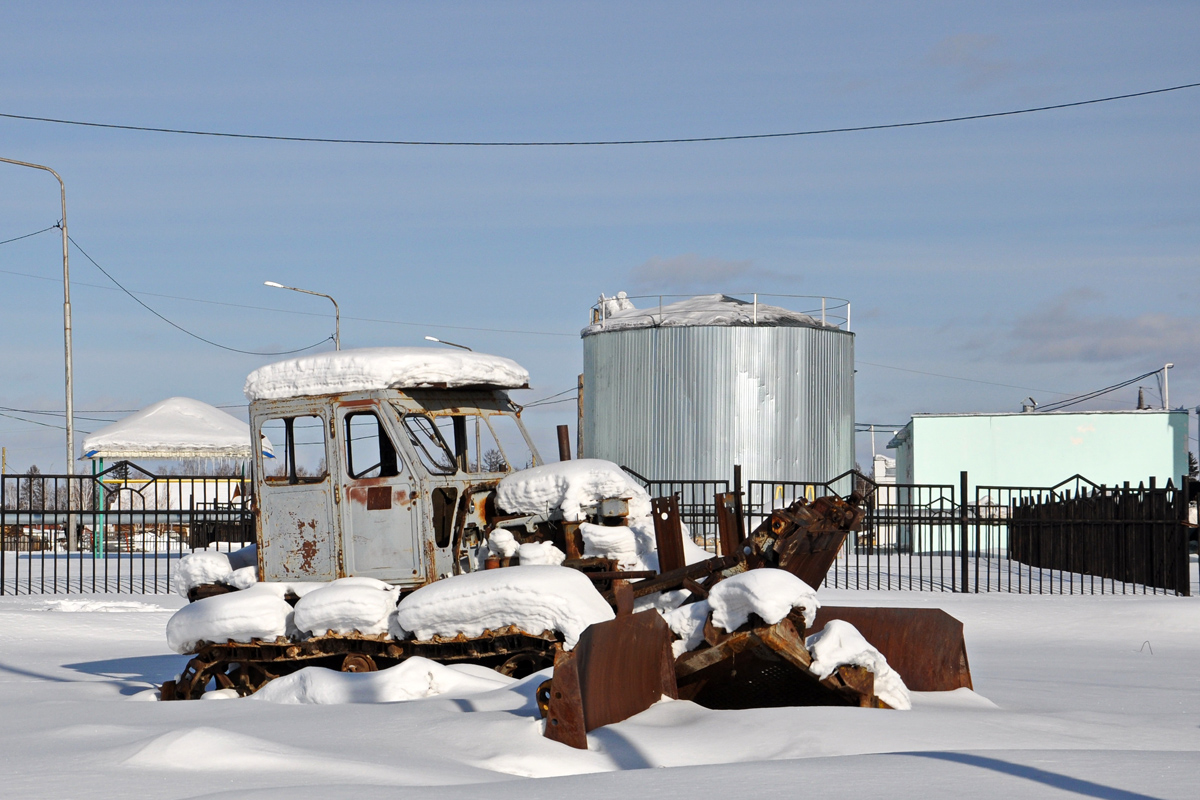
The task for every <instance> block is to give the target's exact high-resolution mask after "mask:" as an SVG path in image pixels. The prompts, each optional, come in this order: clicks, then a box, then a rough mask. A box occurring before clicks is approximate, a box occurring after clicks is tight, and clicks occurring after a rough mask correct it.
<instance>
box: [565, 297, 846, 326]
mask: <svg viewBox="0 0 1200 800" xmlns="http://www.w3.org/2000/svg"><path fill="white" fill-rule="evenodd" d="M713 294H719V295H722V296H724V297H731V298H733V299H735V300H740V301H742V302H743V303H746V304H748V305H751V306H753V309H754V310H753V311H752V312H751V314H752V315H754V316H757V309H758V307H759V305H767V303H764V302H763V300H764V299H765V298H772V299H779V298H784V299H787V300H802V301H806V302H804V303H787V304H783V303H770V305H775V306H776V307H778V308H783V309H784V310H786V311H792V312H795V313H799V314H807V315H808V316H810V317H812V318H813V319H815V320H818V321H819V322H820V323H821V324H822V325H828V326H831V327H835V328H838V329H840V330H844V331H849V330H850V301H849V300H847V299H846V298H844V297H832V296H829V295H812V294H770V293H767V292H708V293H694V294H626V293H625V292H618V293H617V294H616V295H615V296H613V297H606V296H605V295H604V294H601V295H600V299H599V300H597V301H596V302H595V303H593V304H592V307H591V309H590V311H591V313H590V315H589V319H590V322H589V323H588V324H589V325H600V326H602V327H603V325H604V323H605V321H606V319H607V314H608V307H609V304H610V303H612V302H613V301H619V300H630V301H633V300H654V301H655V303H656V304H657V306H658V309H657V311H656V310H655V308H654V306H652V305H651V306H646V307H644V308H642V307H639V308H638V310H639V311H645V312H646V314H645V316H647V317H649V318H650V319H652V320H653V319H655V318H656V317H657V319H658V322H657V323H655V324H661V321H662V313H663V307H664V306H666V305H670V304H671V303H674V302H676V301H679V300H689V299H691V298H694V297H705V296H708V295H713ZM796 306H802V307H796ZM639 316H640V315H639ZM756 321H757V320H756Z"/></svg>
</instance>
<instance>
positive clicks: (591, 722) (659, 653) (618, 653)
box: [539, 611, 677, 750]
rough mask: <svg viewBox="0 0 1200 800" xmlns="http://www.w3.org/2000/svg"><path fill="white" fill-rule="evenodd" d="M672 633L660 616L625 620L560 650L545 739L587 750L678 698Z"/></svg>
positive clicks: (545, 694)
mask: <svg viewBox="0 0 1200 800" xmlns="http://www.w3.org/2000/svg"><path fill="white" fill-rule="evenodd" d="M673 662H674V659H673V657H672V655H671V629H670V628H669V627H667V623H666V622H665V621H664V620H663V618H662V617H661V616H660V615H659V614H658V612H657V611H643V612H641V613H638V614H620V615H618V616H617V618H616V619H613V620H611V621H609V622H601V623H598V624H595V625H592V626H590V627H589V628H588V629H587V630H585V631H584V632H583V635H582V636H580V638H579V643H578V644H577V645H575V649H574V650H570V651H567V650H560V651H559V652H558V655H557V657H556V658H555V660H554V678H553V679H552V680H551V681H548V682H547V683H549V686H546V685H545V684H543V689H542V690H541V691H539V694H540V695H542V698H541V702H539V705H540V706H542V708H543V713H544V715H545V717H546V737H547V738H549V739H554V740H555V741H558V742H562V743H563V744H566V745H570V746H571V747H577V748H580V749H582V750H586V749H587V733H588V731H590V730H594V729H596V728H599V727H600V726H602V725H610V724H612V723H614V722H620V721H621V720H623V719H628V718H629V717H632V716H633V715H634V714H637V713H640V712H642V711H645V710H646V709H647V708H649V707H650V706H652V705H654V704H655V703H657V702H658V701H659V700H661V699H662V697H663V696H664V695H665V696H667V697H672V698H674V697H676V696H677V691H676V688H675V668H674V663H673Z"/></svg>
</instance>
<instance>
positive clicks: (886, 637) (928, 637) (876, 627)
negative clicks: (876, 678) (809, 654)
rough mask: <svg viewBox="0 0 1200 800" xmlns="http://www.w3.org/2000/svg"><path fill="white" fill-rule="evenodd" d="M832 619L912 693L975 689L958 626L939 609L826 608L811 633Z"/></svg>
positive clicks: (959, 624) (818, 615)
mask: <svg viewBox="0 0 1200 800" xmlns="http://www.w3.org/2000/svg"><path fill="white" fill-rule="evenodd" d="M835 619H840V620H845V621H846V622H849V623H850V624H851V625H853V626H854V627H855V628H858V632H859V633H861V634H862V635H863V638H864V639H866V640H867V641H868V642H870V643H871V644H872V645H873V646H874V647H875V649H876V650H878V651H879V652H881V653H883V655H884V657H885V658H887V660H888V664H889V665H890V666H891V667H892V669H894V670H896V672H898V673H900V677H901V678H903V679H904V683H905V685H906V686H908V688H909V689H912V690H913V691H916V692H948V691H952V690H954V689H959V688H963V687H965V688H967V689H973V688H974V687H973V686H972V684H971V666H970V664H969V663H968V661H967V644H966V640H965V639H964V638H963V624H962V622H961V621H959V620H957V619H955V618H954V617H952V616H950V615H949V614H947V613H946V612H945V611H942V610H941V609H940V608H849V607H842V606H826V607H824V608H822V609H821V610H820V611H818V612H817V618H816V620H815V621H814V622H813V630H821V629H822V628H824V627H825V625H826V623H828V622H829V621H830V620H835Z"/></svg>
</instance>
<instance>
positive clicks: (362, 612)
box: [292, 578, 400, 636]
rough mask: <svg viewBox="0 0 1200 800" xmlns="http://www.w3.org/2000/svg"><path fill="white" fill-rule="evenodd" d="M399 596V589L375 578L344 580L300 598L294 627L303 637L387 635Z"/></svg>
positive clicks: (293, 620) (293, 622)
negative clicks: (327, 634)
mask: <svg viewBox="0 0 1200 800" xmlns="http://www.w3.org/2000/svg"><path fill="white" fill-rule="evenodd" d="M399 597H400V590H399V589H398V588H396V587H395V586H391V585H389V584H386V583H384V582H383V581H379V580H375V579H374V578H341V579H339V580H336V581H333V582H332V583H330V584H328V585H326V586H322V587H320V588H318V589H316V590H314V591H311V592H308V593H307V594H305V595H304V596H303V597H301V598H300V600H299V602H297V603H296V610H295V616H294V617H293V618H292V624H293V626H294V627H295V629H296V632H297V633H299V634H300V635H301V636H324V635H325V632H326V631H333V632H334V633H340V634H343V635H344V634H348V633H355V632H357V633H361V634H363V635H366V636H375V635H376V634H380V633H387V630H388V617H390V616H391V615H392V612H394V611H395V610H396V601H397V600H398V599H399Z"/></svg>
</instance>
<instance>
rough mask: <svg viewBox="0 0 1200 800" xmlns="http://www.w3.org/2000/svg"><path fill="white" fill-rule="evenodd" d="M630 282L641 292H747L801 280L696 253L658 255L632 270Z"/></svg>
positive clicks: (751, 263) (750, 264)
mask: <svg viewBox="0 0 1200 800" xmlns="http://www.w3.org/2000/svg"><path fill="white" fill-rule="evenodd" d="M629 277H630V280H631V282H632V283H633V286H634V288H635V289H636V290H639V291H672V292H696V291H705V290H713V291H745V290H747V289H751V290H753V289H755V288H756V287H755V284H756V283H768V282H769V283H772V284H777V283H778V282H779V281H789V282H792V283H798V282H799V278H798V277H797V276H794V275H788V274H786V273H782V272H775V271H773V270H768V269H762V268H760V267H756V266H754V262H752V261H750V260H748V259H747V260H744V261H730V260H726V259H723V258H713V257H711V256H700V255H697V254H696V253H684V254H683V255H678V256H671V257H669V258H662V257H660V256H655V257H653V258H651V259H649V260H647V261H645V262H644V263H642V264H639V265H638V266H636V267H634V268H633V269H632V270H631V271H630V275H629Z"/></svg>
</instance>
